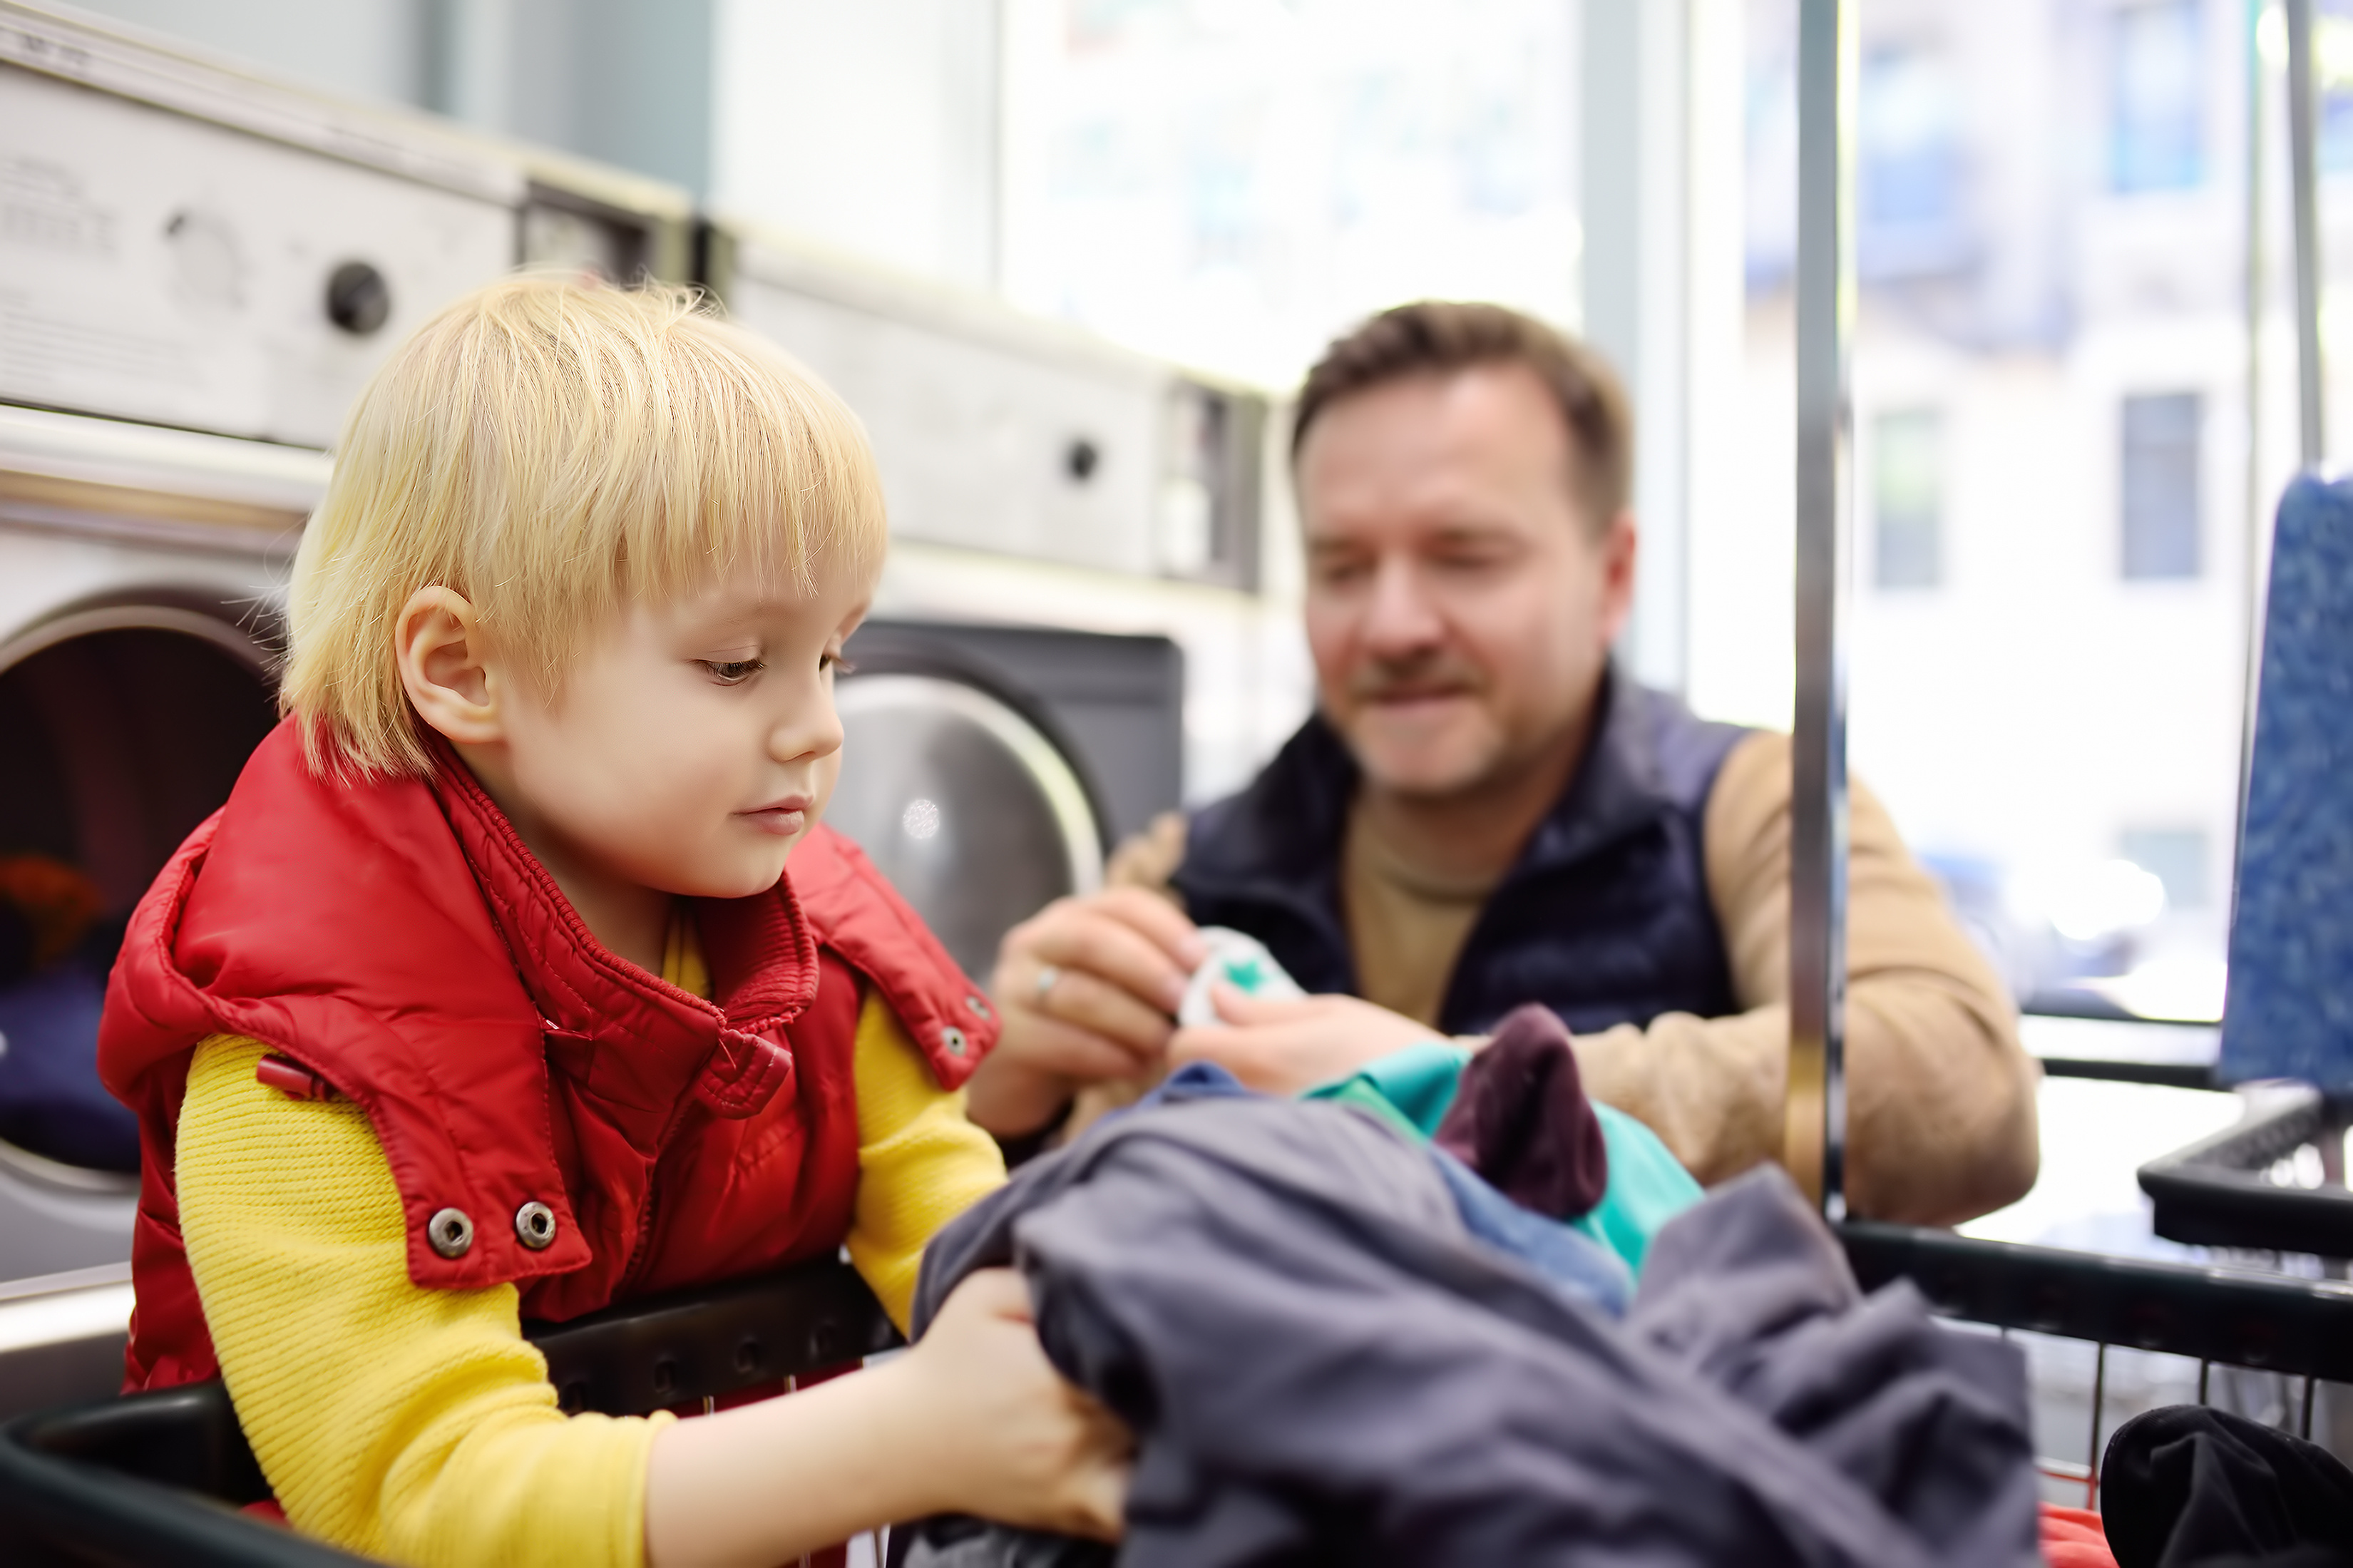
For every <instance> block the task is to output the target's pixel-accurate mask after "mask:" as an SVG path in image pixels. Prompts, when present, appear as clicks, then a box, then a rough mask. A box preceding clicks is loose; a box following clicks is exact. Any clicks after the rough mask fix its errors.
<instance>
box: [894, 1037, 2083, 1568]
mask: <svg viewBox="0 0 2353 1568" xmlns="http://www.w3.org/2000/svg"><path fill="white" fill-rule="evenodd" d="M1574 1064H1575V1058H1574V1057H1573V1055H1571V1054H1570V1053H1569V1051H1568V1049H1567V1037H1566V1034H1565V1032H1563V1031H1561V1030H1560V1028H1559V1026H1558V1024H1557V1023H1556V1022H1555V1021H1551V1020H1550V1017H1549V1015H1545V1014H1542V1013H1540V1012H1536V1013H1535V1014H1534V1016H1529V1015H1527V1014H1523V1015H1515V1016H1514V1019H1513V1020H1511V1021H1509V1022H1507V1024H1506V1026H1505V1027H1504V1029H1503V1030H1501V1031H1499V1033H1498V1037H1497V1038H1496V1040H1495V1042H1494V1043H1493V1045H1492V1046H1491V1047H1489V1048H1488V1049H1487V1050H1484V1051H1482V1052H1480V1053H1478V1056H1477V1057H1476V1058H1470V1059H1469V1060H1467V1061H1466V1060H1463V1059H1461V1058H1456V1059H1454V1060H1453V1061H1452V1062H1451V1068H1449V1066H1448V1064H1446V1063H1444V1062H1439V1063H1437V1064H1435V1066H1436V1067H1437V1068H1440V1069H1443V1070H1440V1071H1439V1072H1438V1075H1437V1076H1439V1077H1442V1078H1445V1079H1447V1082H1446V1085H1445V1087H1446V1090H1447V1092H1446V1093H1445V1094H1443V1095H1441V1096H1435V1097H1430V1101H1429V1103H1426V1104H1421V1105H1419V1106H1418V1105H1416V1104H1415V1103H1414V1101H1415V1100H1416V1095H1415V1094H1414V1093H1413V1092H1412V1090H1411V1087H1410V1085H1409V1084H1408V1085H1405V1086H1404V1087H1400V1083H1399V1080H1398V1077H1397V1075H1396V1074H1395V1073H1390V1074H1388V1075H1387V1076H1386V1078H1385V1077H1384V1075H1383V1074H1379V1073H1376V1074H1374V1075H1372V1077H1371V1079H1367V1080H1366V1081H1364V1082H1360V1083H1357V1084H1356V1085H1355V1087H1354V1088H1349V1087H1347V1086H1341V1087H1340V1088H1339V1089H1335V1092H1333V1093H1331V1094H1329V1095H1326V1096H1325V1097H1324V1098H1323V1099H1321V1100H1316V1099H1310V1100H1276V1099H1271V1098H1267V1097H1264V1096H1260V1095H1256V1094H1252V1093H1250V1092H1249V1091H1247V1090H1245V1089H1242V1088H1241V1087H1240V1085H1239V1084H1237V1083H1236V1082H1235V1081H1234V1080H1233V1079H1231V1078H1230V1077H1229V1076H1227V1075H1226V1074H1224V1073H1223V1072H1222V1071H1220V1070H1219V1069H1217V1068H1204V1067H1194V1068H1187V1069H1186V1070H1184V1071H1183V1072H1180V1073H1178V1074H1177V1075H1176V1076H1175V1077H1173V1078H1172V1079H1169V1080H1168V1082H1167V1083H1166V1084H1165V1085H1164V1086H1162V1088H1161V1089H1159V1090H1158V1091H1157V1092H1156V1093H1155V1095H1153V1096H1152V1097H1151V1098H1149V1099H1147V1100H1145V1101H1144V1102H1142V1103H1141V1104H1139V1105H1137V1106H1136V1107H1134V1109H1132V1110H1128V1111H1125V1112H1124V1113H1121V1114H1118V1115H1116V1116H1113V1117H1108V1118H1105V1119H1104V1120H1103V1121H1100V1122H1098V1123H1097V1124H1095V1125H1094V1126H1093V1127H1092V1128H1090V1129H1089V1130H1088V1131H1086V1132H1085V1133H1084V1134H1083V1135H1082V1137H1081V1138H1079V1139H1078V1140H1077V1141H1076V1142H1074V1143H1073V1144H1072V1145H1071V1146H1070V1147H1068V1148H1066V1149H1063V1150H1061V1151H1060V1152H1056V1153H1053V1154H1050V1155H1048V1156H1046V1157H1044V1158H1041V1159H1039V1160H1037V1161H1035V1162H1033V1163H1030V1164H1029V1165H1026V1166H1024V1167H1022V1168H1021V1169H1020V1170H1019V1171H1018V1172H1017V1173H1015V1175H1014V1177H1013V1180H1012V1181H1011V1182H1010V1183H1009V1184H1008V1185H1007V1186H1006V1187H1004V1188H1003V1189H1001V1190H1000V1191H999V1192H998V1193H997V1194H994V1195H993V1196H992V1197H991V1198H989V1199H988V1200H987V1201H985V1202H984V1203H982V1204H981V1205H977V1206H976V1207H975V1208H974V1209H973V1210H971V1211H970V1212H968V1213H967V1214H965V1215H964V1216H963V1217H962V1218H961V1219H959V1220H958V1221H957V1222H956V1223H955V1224H954V1225H953V1226H950V1227H949V1228H948V1229H947V1230H945V1231H944V1232H943V1233H942V1234H941V1235H940V1236H939V1237H937V1238H936V1239H935V1240H934V1243H933V1245H932V1247H931V1249H930V1251H929V1252H928V1253H927V1255H926V1257H925V1259H924V1264H923V1280H922V1285H921V1288H920V1289H919V1291H918V1296H917V1300H916V1309H915V1315H916V1328H917V1331H918V1332H919V1333H920V1332H921V1331H922V1328H923V1325H924V1324H925V1323H927V1322H928V1321H929V1320H930V1318H931V1315H932V1314H933V1313H934V1312H935V1311H936V1310H938V1307H939V1305H940V1303H941V1302H942V1301H943V1300H944V1299H945V1297H946V1295H947V1293H948V1292H949V1290H951V1289H953V1288H954V1287H955V1284H956V1283H957V1282H958V1281H959V1280H960V1279H963V1278H964V1277H965V1275H967V1274H969V1273H970V1272H972V1271H973V1270H975V1269H976V1268H991V1267H997V1266H1004V1265H1012V1266H1014V1267H1018V1268H1020V1269H1021V1270H1022V1271H1023V1273H1024V1275H1025V1277H1026V1278H1027V1279H1028V1281H1029V1289H1030V1292H1031V1295H1032V1297H1033V1299H1034V1301H1035V1305H1036V1309H1037V1314H1038V1328H1039V1337H1040V1339H1041V1341H1042V1342H1043V1344H1044V1346H1045V1349H1046V1353H1047V1354H1048V1355H1049V1356H1050V1358H1051V1359H1052V1361H1053V1362H1054V1363H1055V1365H1056V1366H1058V1367H1059V1368H1060V1370H1061V1371H1062V1373H1064V1374H1065V1375H1066V1376H1068V1377H1069V1378H1070V1379H1071V1381H1072V1382H1074V1383H1076V1384H1079V1385H1080V1386H1081V1387H1082V1388H1085V1389H1086V1390H1088V1391H1089V1392H1090V1393H1092V1394H1093V1395H1094V1396H1095V1397H1096V1398H1098V1399H1100V1400H1102V1401H1103V1403H1104V1404H1105V1405H1108V1406H1109V1407H1110V1408H1111V1409H1113V1411H1115V1412H1116V1413H1117V1414H1118V1415H1120V1416H1121V1417H1122V1418H1123V1419H1124V1420H1125V1421H1126V1422H1127V1423H1128V1425H1129V1426H1130V1427H1131V1428H1132V1429H1133V1430H1134V1434H1135V1437H1136V1443H1137V1452H1136V1456H1135V1465H1134V1476H1133V1479H1132V1483H1131V1488H1130V1491H1129V1495H1128V1503H1127V1523H1126V1537H1125V1539H1124V1542H1122V1543H1121V1544H1120V1545H1119V1546H1118V1547H1117V1548H1110V1547H1104V1546H1101V1545H1098V1544H1095V1543H1092V1542H1078V1541H1073V1540H1070V1539H1067V1538H1062V1537H1054V1536H1045V1535H1039V1534H1034V1533H1029V1532H1025V1531H1016V1530H1011V1529H1008V1528H1006V1527H1002V1526H997V1525H990V1524H984V1523H981V1522H979V1521H972V1520H965V1519H934V1520H931V1521H923V1523H922V1524H920V1525H918V1526H916V1527H914V1529H913V1531H911V1532H908V1533H909V1535H910V1536H911V1538H912V1541H911V1545H910V1546H909V1548H907V1549H906V1551H905V1555H904V1559H903V1560H904V1562H905V1563H908V1564H910V1565H913V1568H1081V1565H1092V1564H1102V1563H1111V1562H1113V1561H1117V1562H1119V1563H1124V1564H1129V1565H1131V1568H1160V1565H1176V1564H1185V1565H1187V1568H1219V1565H1221V1564H1233V1565H1239V1564H1243V1563H1248V1564H1252V1565H1273V1564H1283V1563H1302V1564H1304V1563H1376V1562H1377V1563H1400V1564H1413V1563H1432V1564H1436V1563H1446V1564H1457V1563H1498V1564H1501V1563H1512V1564H1524V1563H1570V1562H1574V1563H1643V1564H1652V1563H1656V1564H1669V1563H1695V1564H1696V1563H1709V1564H1715V1563H1743V1564H1759V1565H1769V1564H1776V1563H1792V1564H1795V1563H1807V1564H1826V1565H1827V1564H1853V1565H1856V1568H1862V1565H1865V1564H1868V1565H1870V1568H1901V1565H1908V1564H1921V1565H1926V1564H1961V1563H1967V1564H1978V1563H1986V1564H1996V1563H1999V1564H2030V1563H2040V1562H2041V1561H2042V1559H2041V1556H2040V1553H2039V1551H2038V1546H2037V1540H2038V1521H2037V1510H2036V1500H2035V1481H2034V1473H2033V1467H2032V1458H2031V1444H2030V1439H2029V1435H2028V1417H2027V1397H2026V1375H2025V1367H2024V1363H2023V1361H2022V1359H2021V1355H2020V1353H2019V1352H2018V1351H2017V1350H2016V1349H2015V1348H2014V1347H2012V1346H2010V1345H2009V1344H2007V1343H2005V1342H2001V1341H2000V1340H1997V1339H1994V1338H1991V1337H1989V1336H1982V1335H1971V1334H1964V1333H1958V1332H1955V1331H1950V1330H1948V1329H1946V1328H1943V1327H1941V1326H1939V1325H1938V1324H1937V1323H1936V1321H1934V1320H1933V1319H1932V1318H1931V1317H1930V1315H1929V1313H1928V1310H1927V1308H1926V1304H1925V1302H1924V1301H1923V1300H1922V1299H1921V1298H1920V1297H1919V1295H1918V1294H1917V1293H1916V1292H1915V1290H1914V1289H1912V1288H1911V1287H1910V1286H1909V1285H1907V1284H1904V1283H1898V1284H1895V1285H1892V1286H1889V1287H1887V1288H1886V1289H1882V1290H1880V1291H1877V1292H1875V1293H1873V1295H1871V1296H1868V1297H1865V1296H1864V1295H1863V1294H1862V1291H1861V1290H1860V1289H1858V1287H1857V1286H1856V1283H1855V1280H1854V1278H1853V1275H1852V1272H1851V1271H1850V1270H1849V1268H1848V1267H1847V1264H1846V1260H1845V1256H1844V1254H1843V1252H1842V1250H1841V1247H1840V1246H1839V1244H1838V1242H1837V1239H1836V1238H1835V1237H1833V1236H1832V1235H1831V1232H1830V1230H1829V1229H1828V1228H1827V1227H1826V1226H1824V1225H1823V1224H1822V1222H1821V1220H1820V1217H1819V1216H1818V1215H1815V1214H1814V1213H1813V1211H1812V1210H1811V1208H1810V1206H1809V1205H1807V1203H1806V1202H1805V1200H1804V1199H1803V1198H1802V1196H1801V1195H1800V1194H1799V1193H1798V1191H1797V1190H1796V1188H1795V1187H1794V1186H1793V1185H1792V1184H1790V1182H1789V1181H1788V1177H1787V1176H1785V1175H1784V1174H1782V1173H1780V1172H1779V1171H1778V1170H1777V1169H1771V1168H1766V1169H1760V1170H1758V1171H1756V1172H1753V1173H1750V1174H1749V1175H1747V1176H1745V1177H1743V1178H1741V1179H1739V1180H1738V1181H1736V1182H1732V1183H1729V1184H1726V1185H1725V1186H1723V1187H1720V1188H1718V1189H1716V1190H1715V1192H1713V1193H1711V1194H1705V1195H1704V1196H1703V1195H1701V1194H1699V1193H1698V1191H1697V1189H1696V1188H1695V1187H1691V1186H1689V1178H1688V1177H1683V1178H1682V1181H1683V1190H1681V1191H1677V1190H1676V1189H1675V1188H1674V1184H1673V1183H1672V1181H1670V1180H1668V1179H1667V1177H1666V1175H1665V1173H1662V1172H1659V1171H1656V1170H1654V1169H1651V1168H1649V1167H1647V1166H1644V1165H1643V1161H1644V1160H1645V1159H1646V1158H1647V1157H1648V1156H1647V1155H1646V1154H1645V1152H1644V1151H1643V1150H1642V1148H1641V1146H1640V1144H1639V1142H1628V1143H1626V1146H1627V1148H1628V1149H1629V1152H1630V1155H1631V1156H1632V1160H1631V1163H1632V1165H1633V1166H1634V1167H1637V1168H1636V1169H1630V1170H1628V1171H1626V1172H1623V1173H1621V1172H1618V1171H1613V1170H1611V1169H1610V1165H1611V1157H1612V1156H1613V1155H1615V1154H1616V1153H1617V1152H1618V1151H1619V1147H1620V1143H1621V1142H1626V1141H1625V1140H1623V1139H1620V1140H1613V1139H1612V1138H1611V1137H1610V1136H1609V1133H1608V1131H1607V1129H1606V1127H1605V1126H1604V1124H1603V1122H1602V1120H1601V1119H1600V1118H1599V1116H1598V1115H1597V1114H1596V1113H1595V1111H1594V1110H1593V1109H1592V1108H1590V1107H1587V1106H1584V1102H1583V1096H1582V1091H1581V1089H1578V1088H1577V1082H1576V1077H1575V1065H1574ZM1432 1066H1433V1064H1432V1063H1430V1062H1428V1061H1425V1062H1424V1063H1422V1064H1421V1068H1432ZM1417 1070H1419V1069H1417ZM1408 1076H1409V1077H1410V1076H1411V1075H1408ZM1440 1100H1442V1101H1443V1102H1444V1109H1443V1110H1442V1112H1438V1111H1437V1110H1436V1107H1437V1105H1438V1103H1439V1101H1440ZM1375 1102H1382V1103H1375ZM1401 1102H1402V1103H1401ZM1580 1108H1582V1109H1580ZM1433 1121H1434V1122H1435V1125H1434V1126H1433V1125H1432V1123H1433ZM1588 1123H1589V1125H1588ZM1660 1157H1661V1158H1663V1152H1661V1155H1660ZM1667 1163H1668V1164H1670V1165H1672V1162H1671V1161H1670V1162H1667ZM1675 1174H1676V1175H1680V1172H1679V1171H1678V1172H1676V1173H1675ZM1646 1183H1647V1184H1648V1185H1647V1186H1645V1184H1646ZM1613 1188H1617V1189H1619V1191H1618V1193H1617V1205H1616V1207H1617V1212H1616V1214H1615V1215H1613V1216H1612V1217H1611V1218H1610V1220H1609V1223H1607V1224H1604V1223H1599V1222H1596V1221H1594V1220H1593V1217H1592V1216H1593V1215H1594V1212H1595V1211H1596V1209H1597V1208H1599V1207H1601V1206H1603V1205H1607V1204H1608V1203H1609V1200H1610V1194H1611V1189H1613ZM1637 1188H1640V1189H1641V1191H1636V1190H1634V1189H1637ZM1654 1222H1655V1223H1654ZM897 1550H898V1543H897V1542H894V1555H895V1554H896V1552H897Z"/></svg>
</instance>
